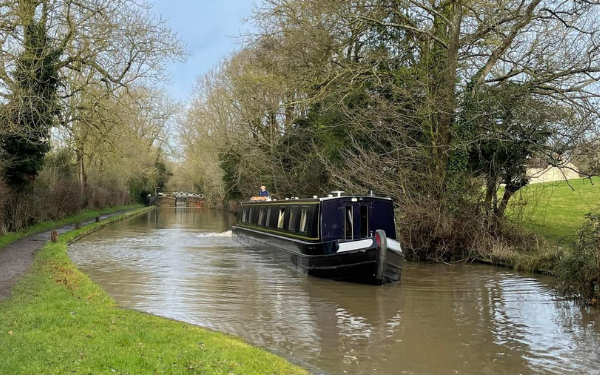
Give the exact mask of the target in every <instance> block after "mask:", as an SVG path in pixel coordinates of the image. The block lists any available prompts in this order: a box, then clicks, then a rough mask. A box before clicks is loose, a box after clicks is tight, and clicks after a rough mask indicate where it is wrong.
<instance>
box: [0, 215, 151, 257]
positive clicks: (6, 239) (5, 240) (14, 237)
mask: <svg viewBox="0 0 600 375" xmlns="http://www.w3.org/2000/svg"><path fill="white" fill-rule="evenodd" d="M138 207H142V205H141V204H134V205H129V206H115V207H110V208H106V209H103V210H97V211H96V210H84V211H81V212H80V213H78V214H77V215H74V216H69V217H66V218H64V219H62V220H56V221H44V222H41V223H37V224H35V225H33V226H31V227H29V228H27V229H25V230H22V231H19V232H11V233H8V234H5V235H2V236H0V251H2V248H3V247H5V246H6V245H9V244H11V243H13V242H15V241H18V240H20V239H21V238H23V237H27V236H29V235H32V234H36V233H41V232H45V231H48V230H52V229H55V228H60V227H62V226H63V225H68V224H73V223H77V222H81V221H86V220H90V219H93V218H95V217H96V216H98V215H105V214H110V213H113V212H118V211H123V210H127V209H133V208H138Z"/></svg>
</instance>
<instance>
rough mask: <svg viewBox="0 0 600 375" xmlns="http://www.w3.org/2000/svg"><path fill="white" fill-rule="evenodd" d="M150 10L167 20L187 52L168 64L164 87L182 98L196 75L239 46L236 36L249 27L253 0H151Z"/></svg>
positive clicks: (213, 65)
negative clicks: (184, 57)
mask: <svg viewBox="0 0 600 375" xmlns="http://www.w3.org/2000/svg"><path fill="white" fill-rule="evenodd" d="M152 2H153V3H154V7H153V9H152V11H153V12H154V14H155V15H157V16H162V18H163V19H164V20H165V21H166V22H167V25H168V26H169V27H170V28H171V29H172V30H173V31H174V32H176V33H177V34H178V36H179V38H180V39H181V40H182V41H183V42H184V43H185V45H186V47H187V51H188V53H189V56H188V58H187V60H186V62H184V63H174V64H171V66H170V67H169V73H170V75H171V81H172V82H171V84H170V85H167V89H168V91H169V92H170V93H171V95H172V96H173V97H174V98H175V99H180V100H186V99H187V98H188V97H189V95H190V93H191V90H192V85H193V84H194V81H195V79H196V77H198V76H199V75H202V74H204V73H206V72H207V71H209V70H210V69H211V68H214V67H215V66H216V65H217V64H218V63H219V61H221V60H222V59H223V58H225V57H227V56H228V55H229V54H230V53H231V52H233V51H234V50H236V49H237V48H238V47H239V43H240V41H239V40H238V39H237V38H236V37H238V36H239V35H240V34H242V33H243V32H244V31H245V30H248V29H249V28H250V25H249V23H247V22H244V21H243V19H244V18H248V17H249V16H250V15H251V13H252V9H253V8H254V4H255V3H256V2H255V1H254V0H152Z"/></svg>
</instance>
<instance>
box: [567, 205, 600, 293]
mask: <svg viewBox="0 0 600 375" xmlns="http://www.w3.org/2000/svg"><path fill="white" fill-rule="evenodd" d="M558 276H559V278H560V281H561V282H560V288H561V291H562V292H563V293H564V294H566V295H570V296H575V297H578V298H581V299H582V300H583V301H584V302H586V303H589V304H597V303H598V301H599V300H600V212H594V213H589V214H587V215H586V220H585V222H584V224H583V225H582V226H581V228H580V229H579V239H578V241H577V243H576V244H575V245H574V247H573V249H572V251H571V252H570V253H568V254H567V255H566V256H565V257H563V259H562V260H561V262H560V264H559V266H558Z"/></svg>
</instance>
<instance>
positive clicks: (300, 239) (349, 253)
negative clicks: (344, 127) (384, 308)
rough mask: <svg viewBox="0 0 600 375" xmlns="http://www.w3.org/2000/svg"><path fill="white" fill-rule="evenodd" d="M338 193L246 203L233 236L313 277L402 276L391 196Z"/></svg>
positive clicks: (368, 279)
mask: <svg viewBox="0 0 600 375" xmlns="http://www.w3.org/2000/svg"><path fill="white" fill-rule="evenodd" d="M334 193H336V194H337V196H332V195H330V196H328V197H323V198H318V197H313V198H311V199H298V198H293V199H286V200H270V201H268V200H266V201H265V200H260V201H251V202H244V203H242V204H241V206H240V208H239V210H238V221H237V224H236V225H235V226H234V227H233V228H232V232H233V236H234V238H235V239H237V240H238V241H239V242H241V243H244V244H249V245H252V246H257V247H259V248H261V249H265V250H267V251H268V252H269V255H270V256H272V257H273V258H275V259H277V260H280V261H282V262H284V263H286V264H288V265H291V266H292V267H293V268H294V269H296V270H297V271H299V272H302V273H306V274H308V275H311V276H316V277H322V278H327V279H335V280H345V281H354V282H363V283H372V284H378V285H379V284H384V283H389V282H396V281H400V278H401V274H402V265H403V263H404V254H403V252H402V249H401V247H400V243H399V242H398V241H397V239H396V226H395V221H394V205H393V202H392V200H391V199H390V198H384V197H377V196H375V195H372V194H371V195H367V196H343V195H342V192H334Z"/></svg>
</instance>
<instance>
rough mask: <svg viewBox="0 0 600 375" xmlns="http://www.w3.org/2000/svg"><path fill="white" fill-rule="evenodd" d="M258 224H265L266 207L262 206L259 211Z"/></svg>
mask: <svg viewBox="0 0 600 375" xmlns="http://www.w3.org/2000/svg"><path fill="white" fill-rule="evenodd" d="M258 225H259V226H261V227H262V226H263V225H265V208H264V207H261V208H260V211H258Z"/></svg>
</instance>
